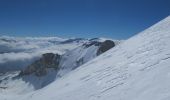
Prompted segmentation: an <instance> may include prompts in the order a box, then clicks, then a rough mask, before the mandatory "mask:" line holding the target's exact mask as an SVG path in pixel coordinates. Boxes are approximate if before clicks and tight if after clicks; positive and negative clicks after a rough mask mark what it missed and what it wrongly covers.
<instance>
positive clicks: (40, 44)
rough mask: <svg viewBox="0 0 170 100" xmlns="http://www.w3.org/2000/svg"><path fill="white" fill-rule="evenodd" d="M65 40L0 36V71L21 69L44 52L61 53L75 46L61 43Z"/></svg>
mask: <svg viewBox="0 0 170 100" xmlns="http://www.w3.org/2000/svg"><path fill="white" fill-rule="evenodd" d="M65 40H66V39H63V38H58V37H24V38H18V37H8V36H0V73H2V72H6V71H10V70H11V71H14V70H21V69H23V68H25V67H27V66H28V65H29V64H31V63H32V62H33V61H35V60H36V59H39V58H40V57H41V56H42V54H44V53H58V54H62V53H64V52H66V51H67V50H70V49H74V48H75V47H76V46H77V44H61V42H63V41H65Z"/></svg>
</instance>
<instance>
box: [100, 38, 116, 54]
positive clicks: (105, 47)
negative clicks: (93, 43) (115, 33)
mask: <svg viewBox="0 0 170 100" xmlns="http://www.w3.org/2000/svg"><path fill="white" fill-rule="evenodd" d="M114 46H115V43H114V42H113V41H111V40H106V41H104V42H102V43H101V45H100V47H99V49H98V51H97V55H100V54H102V53H104V52H106V51H107V50H109V49H111V48H112V47H114Z"/></svg>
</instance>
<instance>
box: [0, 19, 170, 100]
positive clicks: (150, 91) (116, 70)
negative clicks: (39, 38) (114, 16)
mask: <svg viewBox="0 0 170 100" xmlns="http://www.w3.org/2000/svg"><path fill="white" fill-rule="evenodd" d="M169 43H170V17H167V18H166V19H164V20H163V21H161V22H159V23H158V24H156V25H154V26H152V27H150V28H149V29H147V30H145V31H143V32H141V33H140V34H138V35H136V36H134V37H132V38H130V39H128V40H127V41H125V42H124V43H122V44H120V45H118V46H117V47H115V48H113V49H111V50H109V51H108V52H106V53H104V54H102V55H100V56H99V57H97V58H96V59H94V60H92V61H90V62H88V63H86V64H84V65H82V66H81V67H79V68H77V69H76V70H74V71H72V72H70V73H69V74H67V75H65V76H63V77H62V78H61V79H58V80H56V81H54V82H53V83H52V84H50V85H48V86H46V87H45V88H43V89H40V90H38V91H34V92H31V93H28V94H24V95H21V94H8V93H3V92H2V93H1V94H0V100H170V44H169ZM4 91H5V90H4Z"/></svg>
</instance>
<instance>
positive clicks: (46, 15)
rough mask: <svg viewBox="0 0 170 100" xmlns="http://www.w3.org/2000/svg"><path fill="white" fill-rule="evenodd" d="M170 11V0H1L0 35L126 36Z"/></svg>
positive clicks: (138, 30) (120, 37)
mask: <svg viewBox="0 0 170 100" xmlns="http://www.w3.org/2000/svg"><path fill="white" fill-rule="evenodd" d="M169 14H170V0H0V35H11V36H60V37H86V38H89V37H109V38H115V39H126V38H129V37H131V36H133V35H135V34H136V33H138V32H140V31H142V30H144V29H146V28H147V27H149V26H151V25H153V24H155V23H156V22H158V21H160V20H161V19H163V18H165V17H167V16H168V15H169Z"/></svg>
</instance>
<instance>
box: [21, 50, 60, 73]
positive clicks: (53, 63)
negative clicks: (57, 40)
mask: <svg viewBox="0 0 170 100" xmlns="http://www.w3.org/2000/svg"><path fill="white" fill-rule="evenodd" d="M60 58H61V56H60V55H58V54H53V53H46V54H43V55H42V57H41V58H40V59H39V60H37V61H35V62H34V63H32V64H31V65H30V66H28V67H27V68H26V69H25V70H22V71H21V73H20V75H30V74H35V75H36V76H44V75H46V74H47V70H48V68H53V69H55V70H57V69H58V66H59V62H60Z"/></svg>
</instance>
